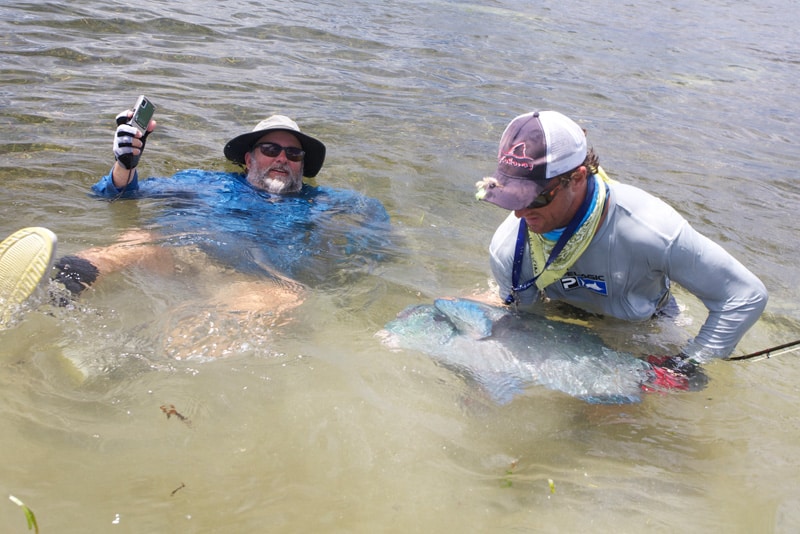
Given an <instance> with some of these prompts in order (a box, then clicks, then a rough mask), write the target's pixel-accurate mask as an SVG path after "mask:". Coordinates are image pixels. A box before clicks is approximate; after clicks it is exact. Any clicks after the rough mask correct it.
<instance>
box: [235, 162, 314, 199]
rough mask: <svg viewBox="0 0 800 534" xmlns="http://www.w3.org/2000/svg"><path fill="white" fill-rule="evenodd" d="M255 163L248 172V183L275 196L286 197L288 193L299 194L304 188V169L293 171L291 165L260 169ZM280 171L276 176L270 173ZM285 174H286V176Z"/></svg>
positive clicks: (275, 164) (277, 165) (270, 166)
mask: <svg viewBox="0 0 800 534" xmlns="http://www.w3.org/2000/svg"><path fill="white" fill-rule="evenodd" d="M252 161H253V166H252V167H251V168H250V169H249V170H248V171H247V182H248V183H249V184H250V185H252V186H253V187H255V188H256V189H259V190H261V191H265V192H267V193H271V194H273V195H285V194H287V193H297V192H299V191H300V189H302V187H303V168H302V166H301V167H300V169H299V170H298V171H293V170H292V168H291V167H290V166H289V165H286V164H282V163H273V164H272V165H269V166H267V167H259V166H258V164H257V163H256V162H255V160H252ZM275 171H279V172H278V173H277V174H275V175H270V173H272V172H275ZM284 173H285V174H284Z"/></svg>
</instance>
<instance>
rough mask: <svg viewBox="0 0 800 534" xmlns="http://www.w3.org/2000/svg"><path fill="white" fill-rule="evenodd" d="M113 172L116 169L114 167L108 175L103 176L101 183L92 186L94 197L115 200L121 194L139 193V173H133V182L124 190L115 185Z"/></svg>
mask: <svg viewBox="0 0 800 534" xmlns="http://www.w3.org/2000/svg"><path fill="white" fill-rule="evenodd" d="M113 172H114V168H113V167H112V168H111V170H110V171H109V172H108V174H106V175H105V176H103V177H102V178H101V179H100V181H99V182H97V183H96V184H94V185H93V186H92V193H93V194H94V195H96V196H99V197H103V198H115V197H118V196H119V195H120V193H127V192H131V191H137V190H138V189H139V172H138V171H136V170H135V169H134V171H133V178H131V182H130V183H129V184H128V185H126V186H125V187H124V188H123V189H117V186H115V185H114V179H113V177H112V173H113Z"/></svg>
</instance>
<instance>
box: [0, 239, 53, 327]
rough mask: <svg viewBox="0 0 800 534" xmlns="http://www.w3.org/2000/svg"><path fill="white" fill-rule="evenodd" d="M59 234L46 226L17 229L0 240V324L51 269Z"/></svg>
mask: <svg viewBox="0 0 800 534" xmlns="http://www.w3.org/2000/svg"><path fill="white" fill-rule="evenodd" d="M57 243H58V238H57V237H56V235H55V234H54V233H53V232H51V231H50V230H48V229H47V228H41V227H30V228H23V229H22V230H18V231H16V232H14V233H13V234H11V235H10V236H8V237H7V238H6V239H5V240H3V242H2V243H0V324H5V323H7V322H8V321H9V320H10V319H11V317H12V316H13V314H14V312H16V311H17V310H18V309H19V307H20V305H21V304H23V303H24V302H25V301H26V300H27V299H28V297H30V296H31V294H32V293H33V292H34V291H35V290H36V288H37V287H38V286H39V284H40V283H41V281H42V279H43V278H44V277H45V275H46V274H47V273H48V271H49V270H50V267H51V266H52V263H53V259H54V256H55V252H56V244H57Z"/></svg>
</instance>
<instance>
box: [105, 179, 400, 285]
mask: <svg viewBox="0 0 800 534" xmlns="http://www.w3.org/2000/svg"><path fill="white" fill-rule="evenodd" d="M92 192H93V194H94V195H96V196H99V197H103V198H107V199H110V198H137V199H140V200H139V202H138V203H137V205H138V207H139V209H140V210H141V211H142V217H143V219H144V224H146V226H147V227H148V228H149V229H151V230H155V231H157V232H158V233H159V234H160V235H161V236H163V244H165V245H173V246H181V245H190V244H191V245H196V246H198V247H200V248H201V249H202V250H204V251H205V252H206V253H207V254H209V256H211V257H212V258H214V259H215V260H216V261H218V262H220V263H221V264H223V265H225V266H228V267H231V268H233V269H236V270H237V271H240V272H246V273H257V274H270V273H272V272H274V271H277V272H279V273H281V274H282V275H284V276H288V277H290V278H292V279H294V280H297V281H299V282H302V283H305V284H309V285H312V286H320V285H326V284H331V285H338V284H340V283H342V282H343V281H344V280H345V279H346V278H347V276H349V275H352V274H354V273H357V272H364V271H366V270H368V269H369V268H370V266H372V265H373V264H374V263H375V262H377V261H379V260H380V259H382V258H383V257H384V256H385V255H386V254H387V253H388V252H389V251H390V247H389V239H390V236H389V234H390V223H389V215H388V214H387V212H386V210H385V209H384V207H383V205H382V204H381V203H380V201H378V200H376V199H374V198H370V197H367V196H364V195H362V194H360V193H358V192H355V191H350V190H343V189H333V188H328V187H314V186H309V185H307V184H304V185H303V188H302V190H301V191H300V192H299V193H297V194H290V195H272V194H269V193H265V192H263V191H259V190H257V189H255V188H253V187H252V186H251V185H250V184H249V183H247V181H246V179H245V176H244V175H243V174H236V173H226V172H210V171H203V170H197V169H190V170H186V171H181V172H179V173H177V174H175V175H174V176H172V177H169V178H148V179H145V180H141V181H140V180H139V179H138V176H137V174H136V173H135V172H134V176H133V179H132V180H131V182H130V183H129V184H128V185H127V186H126V187H125V188H124V189H118V188H117V187H116V186H114V183H113V180H112V177H111V173H109V174H107V175H106V176H104V177H103V178H102V179H101V180H100V181H99V182H98V183H96V184H95V185H94V186H92Z"/></svg>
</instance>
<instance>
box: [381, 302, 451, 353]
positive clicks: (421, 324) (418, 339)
mask: <svg viewBox="0 0 800 534" xmlns="http://www.w3.org/2000/svg"><path fill="white" fill-rule="evenodd" d="M457 334H458V329H457V328H456V326H455V325H454V324H453V323H452V322H451V321H450V320H449V319H448V317H447V315H445V314H444V313H442V312H441V311H439V310H438V309H437V308H436V307H435V306H431V305H427V304H420V305H414V306H409V307H407V308H405V309H404V310H402V311H401V312H400V313H398V314H397V317H396V318H395V319H393V320H392V321H389V322H388V323H386V326H384V327H383V329H382V330H381V331H379V332H378V333H377V336H378V337H379V338H381V340H382V342H383V343H384V344H385V345H386V346H388V347H390V348H393V349H415V350H421V351H423V352H426V351H428V350H429V349H430V348H431V347H435V346H437V345H447V344H448V343H449V342H450V341H451V340H452V339H453V337H454V336H456V335H457Z"/></svg>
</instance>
